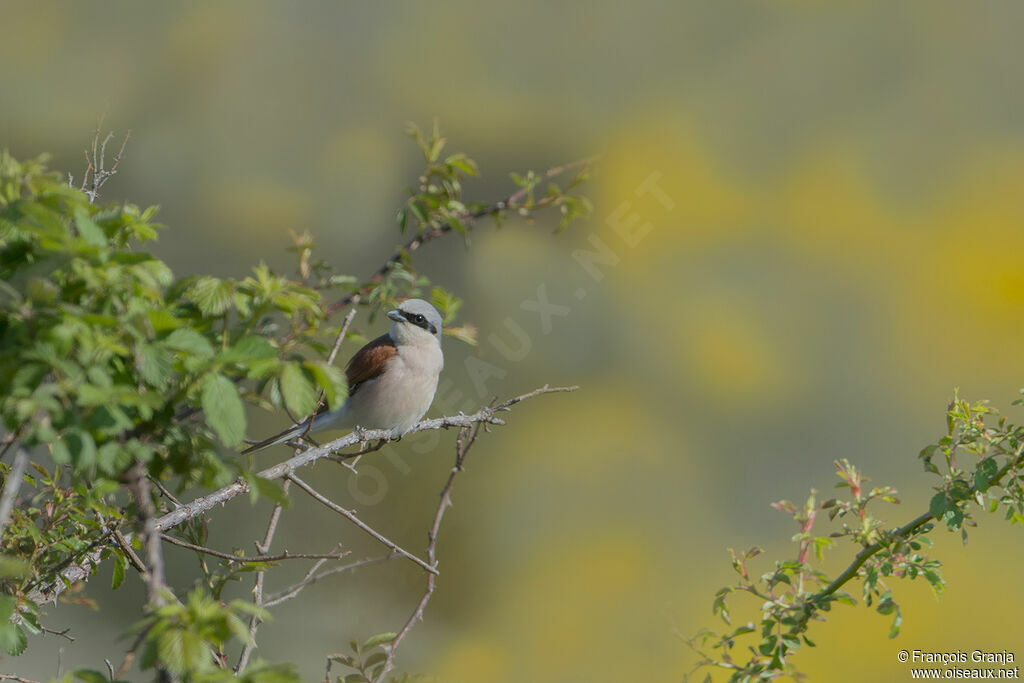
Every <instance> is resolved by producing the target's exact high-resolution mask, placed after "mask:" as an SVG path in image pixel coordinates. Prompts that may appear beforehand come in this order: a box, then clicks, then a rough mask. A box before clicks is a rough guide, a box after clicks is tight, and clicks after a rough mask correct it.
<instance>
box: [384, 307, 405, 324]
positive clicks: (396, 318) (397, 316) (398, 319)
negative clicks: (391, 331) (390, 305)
mask: <svg viewBox="0 0 1024 683" xmlns="http://www.w3.org/2000/svg"><path fill="white" fill-rule="evenodd" d="M388 317H389V318H391V319H392V320H394V321H395V322H396V323H404V322H405V318H403V317H402V314H401V313H399V312H398V310H397V309H396V310H394V311H388Z"/></svg>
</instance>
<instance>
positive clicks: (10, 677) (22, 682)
mask: <svg viewBox="0 0 1024 683" xmlns="http://www.w3.org/2000/svg"><path fill="white" fill-rule="evenodd" d="M0 681H17V683H39V681H37V680H35V679H32V678H24V677H22V676H15V675H14V674H0Z"/></svg>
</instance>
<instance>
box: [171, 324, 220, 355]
mask: <svg viewBox="0 0 1024 683" xmlns="http://www.w3.org/2000/svg"><path fill="white" fill-rule="evenodd" d="M163 344H164V346H166V347H167V348H169V349H174V350H175V351H187V352H188V353H192V354H195V355H197V356H199V357H201V358H209V357H210V356H212V355H213V344H211V343H210V341H209V340H208V339H207V338H206V337H204V336H203V335H201V334H199V333H198V332H196V331H195V330H193V329H190V328H187V327H182V328H180V329H177V330H174V331H173V332H171V333H170V334H169V335H167V338H166V339H164V341H163Z"/></svg>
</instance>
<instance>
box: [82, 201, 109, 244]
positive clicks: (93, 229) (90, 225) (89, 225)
mask: <svg viewBox="0 0 1024 683" xmlns="http://www.w3.org/2000/svg"><path fill="white" fill-rule="evenodd" d="M75 226H76V227H77V228H78V234H79V235H81V236H82V239H84V240H85V241H86V242H87V243H88V244H90V245H92V246H94V247H104V246H106V245H107V235H106V234H105V233H104V232H103V228H101V227H100V226H98V225H96V223H95V222H94V221H93V220H92V218H90V217H89V212H88V211H87V210H86V209H84V208H79V209H78V210H77V211H75Z"/></svg>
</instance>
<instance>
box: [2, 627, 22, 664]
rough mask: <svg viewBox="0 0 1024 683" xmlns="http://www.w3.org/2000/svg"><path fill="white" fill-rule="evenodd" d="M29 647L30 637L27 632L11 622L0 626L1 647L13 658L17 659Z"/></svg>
mask: <svg viewBox="0 0 1024 683" xmlns="http://www.w3.org/2000/svg"><path fill="white" fill-rule="evenodd" d="M26 645H28V637H27V636H26V635H25V632H24V631H22V630H21V628H19V627H18V626H16V625H14V624H12V623H11V622H9V621H8V622H5V623H3V624H0V647H2V648H3V649H4V651H5V652H6V653H7V654H9V655H11V656H12V657H17V656H18V655H20V654H21V653H22V652H24V651H25V646H26Z"/></svg>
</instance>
